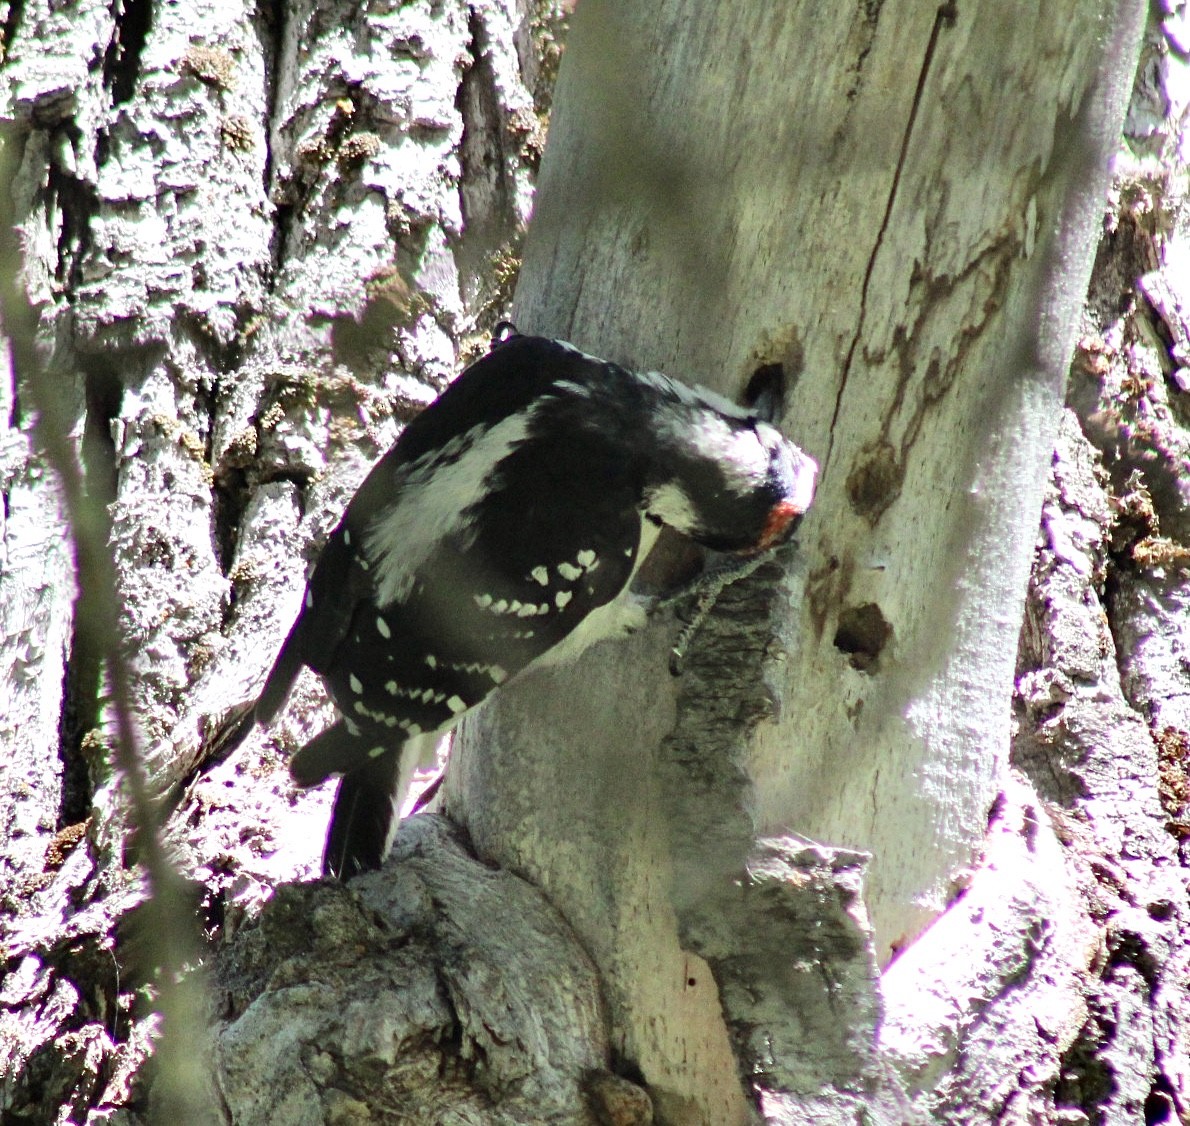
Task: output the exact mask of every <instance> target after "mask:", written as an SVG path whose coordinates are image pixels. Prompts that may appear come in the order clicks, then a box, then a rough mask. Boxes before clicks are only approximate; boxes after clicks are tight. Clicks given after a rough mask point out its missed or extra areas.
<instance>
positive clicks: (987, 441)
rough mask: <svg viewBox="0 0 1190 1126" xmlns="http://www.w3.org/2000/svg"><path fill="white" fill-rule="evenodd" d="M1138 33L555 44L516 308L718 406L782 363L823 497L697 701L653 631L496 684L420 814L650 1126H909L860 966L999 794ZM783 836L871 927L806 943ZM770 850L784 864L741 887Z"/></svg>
mask: <svg viewBox="0 0 1190 1126" xmlns="http://www.w3.org/2000/svg"><path fill="white" fill-rule="evenodd" d="M1141 14H1142V13H1141V11H1140V9H1139V7H1138V6H1137V5H1131V6H1129V5H1123V6H1121V5H1115V4H1095V3H1091V4H1085V3H1068V4H1064V5H1059V6H1055V5H1049V6H1045V7H1029V8H1027V9H1026V8H1025V7H1020V6H1018V7H1015V8H1013V9H1012V12H1011V14H1010V13H1009V11H1008V10H1006V9H1005V8H1004V7H1003V6H1002V5H989V4H971V5H942V6H939V7H934V6H922V5H915V4H905V5H896V4H883V5H871V6H865V7H864V8H863V9H862V10H856V9H850V8H838V9H834V10H832V12H830V13H829V14H828V13H824V12H823V11H822V9H821V8H820V7H819V6H810V5H802V6H799V5H795V6H793V7H792V8H790V7H789V6H782V7H781V8H775V7H774V6H772V5H770V4H764V3H757V4H735V5H732V6H730V8H728V7H727V6H724V5H717V4H713V3H708V4H689V3H676V2H675V3H669V4H667V3H660V4H653V5H649V6H648V7H647V8H637V9H633V10H632V11H631V12H628V11H624V10H622V9H620V8H619V7H618V6H616V5H611V4H601V3H598V2H591V3H585V4H584V5H583V6H582V7H581V8H580V10H579V12H578V14H577V16H576V19H575V23H574V27H573V30H572V37H571V40H570V42H569V47H568V54H567V58H566V63H565V65H564V67H563V69H562V72H561V75H560V80H559V87H558V91H557V101H556V107H555V113H554V117H553V120H552V123H551V133H550V143H549V147H548V149H547V153H546V157H545V160H544V162H543V167H542V174H541V181H540V185H539V198H538V205H537V210H536V213H535V217H534V223H533V227H532V229H531V234H530V238H529V241H528V244H527V247H526V257H525V266H524V270H523V272H522V275H521V280H520V283H519V286H518V290H517V297H516V303H515V305H516V316H517V319H518V320H519V322H520V323H521V325H522V327H523V328H526V329H530V330H533V331H542V332H546V333H548V334H551V335H560V336H564V337H567V338H569V339H572V340H574V341H575V342H576V343H577V344H579V345H580V346H586V347H589V348H591V349H592V350H601V351H603V352H605V353H608V352H610V354H611V357H612V358H614V359H616V360H620V361H622V362H625V363H628V364H629V365H631V366H635V367H638V368H652V367H656V368H660V369H663V370H666V371H670V372H674V373H678V374H681V375H682V376H684V377H686V378H688V379H691V380H695V381H700V382H704V383H707V384H710V385H712V386H714V387H715V388H716V389H718V390H720V391H723V392H725V393H727V394H728V395H729V396H731V397H737V398H738V397H739V395H740V392H741V391H742V389H743V387H744V385H745V383H746V382H747V380H748V378H749V376H750V375H751V374H752V373H753V372H754V371H756V370H757V369H759V368H761V367H763V366H768V365H780V366H781V367H782V368H783V369H784V371H785V373H786V375H787V377H789V378H790V379H791V380H792V381H795V385H794V387H793V389H792V392H791V394H790V396H789V399H788V403H787V405H786V410H785V415H784V423H785V428H786V431H787V432H788V433H789V435H790V436H791V437H792V438H793V439H794V440H795V441H797V442H798V443H799V444H800V445H801V446H803V447H804V448H805V449H807V450H808V451H809V452H810V453H811V454H812V455H813V456H815V457H817V458H818V459H819V461H820V464H821V468H822V473H821V481H820V487H819V492H818V497H817V500H816V503H815V506H814V508H813V510H812V511H811V514H810V515H809V517H808V518H807V520H806V521H805V523H804V525H803V528H802V530H801V532H800V533H799V537H798V538H799V561H798V562H797V563H796V564H795V565H794V566H793V567H791V568H788V569H785V570H784V571H782V570H781V569H778V568H773V569H770V570H767V571H761V572H758V573H757V575H756V576H755V578H754V580H752V581H750V582H748V583H747V584H741V587H740V589H739V590H738V591H737V592H735V593H734V594H733V596H732V597H731V598H730V599H729V600H727V602H726V604H725V605H724V606H723V613H722V614H721V615H720V616H719V617H718V618H717V619H715V620H713V623H712V628H711V629H710V630H709V631H708V632H707V634H706V645H707V650H706V656H705V659H703V658H700V656H699V654H698V653H697V652H696V653H695V654H694V657H693V659H692V662H691V664H692V666H693V668H692V671H691V674H690V675H689V677H688V678H687V679H685V680H684V681H679V682H677V683H673V682H672V681H671V680H670V678H669V677H668V675H667V673H666V671H665V662H664V659H663V642H662V641H659V640H658V639H657V637H656V636H655V634H652V633H651V634H649V635H646V636H645V637H643V638H640V639H638V640H637V641H636V642H635V643H634V644H633V645H632V646H630V647H626V648H625V649H624V650H623V653H624V657H623V659H622V660H615V661H611V660H608V659H607V658H606V657H604V656H603V655H602V654H599V653H593V654H591V656H590V659H589V660H588V661H586V662H584V663H580V664H579V665H577V666H575V667H574V668H573V669H570V670H560V671H557V672H555V671H553V670H549V671H548V672H543V673H541V674H540V675H536V676H532V677H525V678H524V679H523V680H521V681H520V682H519V683H518V684H516V685H515V686H514V687H513V688H512V690H511V691H509V692H506V693H504V694H502V698H501V699H500V700H498V701H496V702H495V704H494V706H493V707H491V708H488V709H487V710H485V711H484V712H482V713H481V714H479V715H478V716H476V717H475V721H474V722H473V723H470V724H469V725H465V727H464V733H463V737H462V739H461V740H460V741H459V744H458V745H456V749H455V762H454V763H453V764H452V773H451V779H450V782H449V784H448V788H447V792H448V806H447V808H448V810H449V811H450V812H451V813H452V815H454V816H456V817H458V818H459V819H460V820H462V821H463V822H464V823H465V824H466V825H467V827H468V829H469V831H470V833H471V836H472V839H473V840H474V841H475V842H476V844H477V846H478V847H479V848H480V850H481V852H482V853H483V854H485V855H488V856H490V857H492V858H494V859H496V860H498V861H499V862H501V863H503V864H508V865H511V866H513V867H514V868H515V869H516V870H517V871H519V872H522V873H526V874H528V875H529V877H530V878H531V879H532V880H533V881H534V882H535V883H538V884H539V885H540V886H541V887H543V888H544V889H545V890H546V892H547V894H548V895H549V896H550V898H551V899H552V900H553V902H555V903H557V904H558V905H559V906H560V907H561V909H562V911H563V913H564V914H565V915H566V917H567V918H568V919H570V920H571V921H572V923H574V925H575V926H576V929H577V930H578V932H579V934H580V935H581V936H582V938H583V940H584V942H585V943H586V944H587V946H588V948H589V949H590V950H591V951H592V954H593V956H594V957H595V959H596V962H597V963H598V964H599V965H600V968H601V969H602V971H603V973H604V975H605V980H606V982H607V989H608V997H609V1005H610V1011H611V1017H612V1022H613V1029H614V1035H615V1037H617V1038H618V1044H619V1047H620V1050H621V1051H622V1052H623V1053H624V1054H625V1055H626V1056H627V1057H628V1058H629V1059H631V1060H632V1061H633V1062H634V1063H635V1064H636V1066H638V1067H639V1069H640V1070H641V1072H642V1073H643V1074H644V1076H645V1078H646V1080H647V1081H648V1083H649V1085H650V1088H651V1090H652V1091H653V1094H654V1098H655V1099H656V1101H657V1104H658V1107H659V1108H660V1110H661V1113H662V1117H663V1119H664V1120H666V1121H675V1122H679V1121H681V1122H685V1121H689V1122H716V1123H725V1122H739V1121H744V1120H745V1119H746V1118H747V1117H748V1115H749V1113H750V1110H749V1105H750V1104H751V1105H754V1106H760V1107H761V1109H762V1110H763V1111H764V1113H765V1114H766V1115H767V1116H768V1117H769V1118H770V1119H772V1120H774V1121H789V1122H803V1121H819V1120H821V1121H843V1120H847V1116H848V1115H851V1114H854V1115H859V1114H861V1113H867V1114H872V1115H875V1116H876V1117H877V1118H881V1119H885V1120H890V1121H896V1120H897V1117H898V1115H903V1114H904V1110H903V1108H902V1107H900V1106H899V1105H898V1102H897V1096H896V1091H895V1084H893V1085H889V1084H887V1083H886V1075H885V1073H884V1072H883V1070H882V1062H883V1061H882V1059H881V1055H880V1050H879V1047H878V1044H879V1038H878V1033H877V1027H878V1025H879V1021H880V1004H879V1002H878V1001H877V1000H876V989H875V985H874V983H875V980H876V970H875V965H874V964H872V962H871V961H867V962H865V959H871V958H872V956H873V953H874V955H875V961H876V962H877V963H879V964H884V963H886V962H887V961H888V960H889V959H890V958H891V957H893V956H894V955H895V954H896V953H897V952H898V951H900V950H902V949H903V948H905V947H906V946H907V945H908V944H910V943H911V942H912V941H913V940H914V939H915V938H917V937H918V936H919V935H920V934H921V932H922V931H923V930H924V928H926V927H927V926H928V924H930V923H931V922H932V921H934V920H935V919H937V918H938V916H939V915H940V914H941V913H942V912H943V911H944V910H945V908H946V907H947V905H948V904H950V903H951V902H952V901H953V900H954V899H955V898H956V897H958V896H960V895H961V894H962V891H963V889H964V888H965V887H966V886H967V883H968V882H969V880H970V878H971V870H972V868H973V867H976V866H978V864H979V863H980V860H981V857H982V856H983V855H984V853H985V850H986V849H987V848H988V847H989V845H988V842H989V839H990V838H989V837H988V827H989V818H990V817H991V816H992V814H993V813H994V812H995V811H996V810H997V809H999V808H1000V804H1001V802H1002V801H1003V799H1002V797H1001V795H1002V794H1003V793H1004V792H1006V789H1007V788H1008V787H1009V786H1010V779H1009V775H1008V753H1009V745H1010V734H1011V706H1010V705H1011V700H1012V691H1013V679H1014V671H1015V653H1016V646H1017V635H1018V632H1019V628H1020V621H1021V614H1022V610H1023V607H1024V599H1025V592H1026V580H1027V577H1028V569H1029V564H1030V560H1031V557H1032V551H1033V545H1034V538H1035V533H1036V528H1037V520H1038V516H1039V514H1040V511H1041V502H1042V495H1043V491H1044V485H1045V476H1046V470H1047V467H1048V465H1049V460H1050V457H1051V453H1052V450H1053V448H1054V442H1055V439H1056V437H1057V424H1058V420H1059V418H1060V406H1061V402H1062V394H1063V389H1064V384H1065V377H1066V370H1067V366H1068V364H1069V361H1070V356H1071V352H1072V349H1073V345H1074V341H1075V338H1076V335H1077V332H1078V328H1079V310H1080V303H1081V298H1082V295H1083V293H1084V290H1085V285H1086V280H1087V277H1088V273H1089V270H1090V266H1091V261H1092V257H1093V253H1094V248H1095V245H1096V241H1097V238H1098V235H1099V231H1100V216H1101V209H1102V204H1103V199H1104V197H1105V193H1106V183H1107V179H1106V177H1107V163H1108V158H1109V155H1110V153H1111V152H1112V151H1113V150H1114V148H1115V146H1116V144H1117V139H1118V136H1119V128H1120V124H1121V121H1122V119H1123V114H1124V109H1125V104H1126V101H1127V94H1128V89H1129V84H1130V82H1131V78H1132V74H1133V62H1134V59H1135V51H1136V43H1137V35H1138V33H1139V24H1140V16H1141ZM659 59H660V60H664V62H665V65H661V66H658V65H656V63H655V60H659ZM808 60H815V65H810V64H808ZM542 793H546V794H550V795H551V800H550V801H548V802H535V801H534V795H537V794H542ZM790 833H795V834H798V835H799V838H791V837H790V836H789V834H790ZM800 835H804V836H805V837H809V838H811V839H813V840H815V841H820V842H824V843H825V844H826V845H827V846H829V848H830V849H831V850H837V849H847V850H853V851H854V850H861V851H863V852H865V853H868V854H870V857H871V860H870V867H869V869H868V873H867V879H866V882H865V883H864V890H863V895H862V897H861V898H860V899H857V900H854V901H852V900H850V898H849V896H848V893H847V892H846V891H845V888H844V886H842V885H841V886H839V887H838V888H836V889H835V891H834V892H833V893H831V892H827V891H826V890H824V891H823V894H822V897H821V898H822V901H823V902H827V903H831V904H832V909H834V910H836V911H839V910H840V908H839V907H837V906H835V904H836V903H837V904H843V903H847V902H851V903H852V906H851V907H849V908H848V909H846V910H843V911H840V918H839V921H840V923H841V924H842V925H841V926H840V927H839V929H838V931H837V932H831V934H832V938H831V940H830V941H827V940H825V939H823V938H822V937H821V936H822V935H823V934H826V933H827V932H826V931H825V930H824V931H822V932H820V942H819V946H818V948H817V949H815V950H807V948H806V946H805V945H804V942H803V937H802V935H801V934H800V932H799V928H798V926H797V925H796V919H797V915H798V912H796V911H794V910H792V908H791V909H789V910H774V904H773V899H774V897H775V896H776V895H777V894H778V893H777V890H776V889H778V888H785V889H788V888H789V887H790V886H792V885H793V884H795V883H796V882H797V881H796V879H795V878H794V876H793V872H794V871H796V869H797V864H796V863H795V862H794V860H793V857H794V855H795V853H796V852H797V841H798V839H800ZM774 851H775V852H776V853H777V854H778V855H779V856H780V857H781V858H782V861H783V862H784V863H785V864H787V865H788V869H787V875H786V878H785V879H784V880H778V881H776V883H775V884H774V885H770V886H769V887H768V888H767V889H762V887H761V885H759V884H758V883H757V882H756V873H757V872H758V871H770V870H771V860H772V857H773V853H774ZM840 861H841V856H840V854H837V853H836V854H834V859H832V860H831V861H830V863H832V864H834V863H839V862H840ZM858 863H859V860H858V858H857V857H854V856H852V857H851V858H850V859H848V860H846V861H842V866H843V868H844V869H845V870H847V871H848V872H849V873H850V875H851V876H852V877H854V874H855V871H856V865H857V864H858ZM807 878H809V877H807ZM826 886H827V887H829V886H830V885H829V882H828V884H827V885H826ZM741 889H743V890H741ZM861 903H862V904H863V905H864V906H866V912H867V915H866V917H865V915H864V912H863V910H861V909H860V904H861ZM624 920H632V924H633V925H632V927H631V928H628V927H625V926H624V925H623V921H624ZM869 920H870V922H871V927H872V931H873V933H874V938H875V948H874V952H873V950H872V948H871V947H870V946H869V945H868V943H867V941H866V938H865V936H866V934H867V927H868V921H869ZM940 933H941V932H940ZM760 935H762V936H763V938H762V939H758V938H757V937H756V936H760ZM725 936H732V938H731V939H730V940H727V939H726V937H725ZM929 940H930V939H929V935H927V937H926V939H924V940H922V941H927V942H928V941H929ZM782 954H784V956H785V958H787V959H788V960H785V959H783V957H782ZM696 955H697V956H698V957H697V958H696V957H695V956H696ZM923 956H924V957H925V958H926V959H927V961H928V960H929V958H930V955H929V954H928V953H927V954H926V955H923ZM791 966H792V967H799V968H801V969H800V972H797V971H795V970H793V969H791ZM708 969H709V971H710V972H708ZM861 980H862V981H866V983H867V986H866V988H864V987H861V988H853V985H855V984H856V983H858V982H860V981H861ZM905 1003H906V1004H907V1005H909V1004H910V1002H909V1000H908V998H906V1000H905ZM659 1005H660V1006H661V1007H662V1008H664V1010H665V1011H667V1012H668V1013H670V1014H671V1018H670V1019H668V1020H666V1021H665V1022H664V1023H662V1022H659V1021H657V1020H656V1019H655V1012H656V1010H657V1007H658V1006H659ZM900 1015H901V1014H900V1011H899V1010H898V1011H897V1016H898V1019H899V1017H900ZM905 1019H907V1020H909V1021H910V1022H912V1020H913V1014H912V1013H911V1012H910V1013H908V1014H906V1016H905ZM840 1029H842V1030H843V1031H842V1034H841V1035H839V1034H838V1033H839V1031H840ZM811 1046H812V1047H811ZM692 1059H693V1060H697V1065H696V1066H695V1067H690V1066H689V1061H691V1060H692ZM741 1076H742V1077H743V1078H744V1080H745V1082H744V1085H743V1087H744V1094H743V1097H741V1087H740V1077H741ZM929 1085H930V1083H929V1080H928V1079H924V1080H923V1079H922V1077H917V1078H916V1079H915V1081H914V1082H913V1083H912V1084H910V1090H911V1092H912V1093H916V1092H917V1090H918V1089H920V1087H922V1086H927V1087H928V1086H929ZM933 1097H934V1093H931V1094H930V1095H929V1096H928V1097H927V1101H929V1099H932V1098H933ZM861 1106H862V1107H863V1108H864V1110H863V1111H862V1112H861V1111H860V1109H859V1108H860V1107H861Z"/></svg>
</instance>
